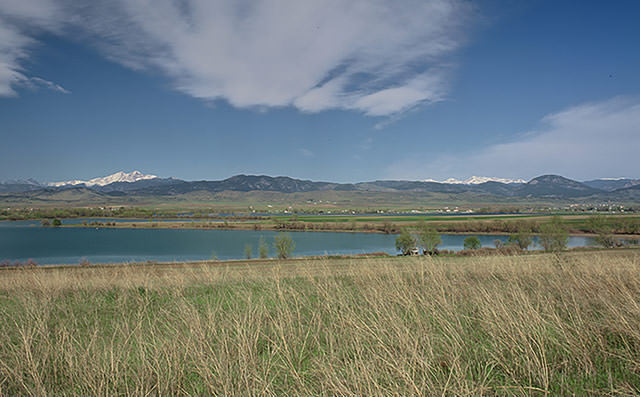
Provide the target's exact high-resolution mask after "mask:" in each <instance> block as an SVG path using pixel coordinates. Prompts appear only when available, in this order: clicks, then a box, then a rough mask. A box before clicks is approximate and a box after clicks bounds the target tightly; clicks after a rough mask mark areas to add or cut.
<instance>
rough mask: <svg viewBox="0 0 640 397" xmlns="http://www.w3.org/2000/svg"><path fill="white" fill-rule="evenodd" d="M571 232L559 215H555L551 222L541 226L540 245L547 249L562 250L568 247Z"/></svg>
mask: <svg viewBox="0 0 640 397" xmlns="http://www.w3.org/2000/svg"><path fill="white" fill-rule="evenodd" d="M568 241H569V233H568V232H567V229H566V228H565V226H564V223H563V222H562V219H561V218H560V217H558V216H554V217H553V218H552V219H551V222H549V223H545V224H543V225H541V226H540V239H539V242H540V245H541V246H542V248H544V249H545V251H562V250H564V249H566V248H567V243H568Z"/></svg>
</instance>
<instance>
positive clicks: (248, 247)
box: [244, 244, 253, 259]
mask: <svg viewBox="0 0 640 397" xmlns="http://www.w3.org/2000/svg"><path fill="white" fill-rule="evenodd" d="M252 254H253V250H252V249H251V244H245V246H244V257H245V258H247V259H251V255H252Z"/></svg>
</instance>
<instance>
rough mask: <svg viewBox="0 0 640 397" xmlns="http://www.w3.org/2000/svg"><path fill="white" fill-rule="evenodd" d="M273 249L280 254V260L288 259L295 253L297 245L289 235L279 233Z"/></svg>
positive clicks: (274, 240)
mask: <svg viewBox="0 0 640 397" xmlns="http://www.w3.org/2000/svg"><path fill="white" fill-rule="evenodd" d="M273 247H274V248H275V250H276V252H277V253H278V258H280V259H287V258H288V257H290V256H291V254H292V253H293V250H294V249H295V247H296V244H295V243H294V242H293V239H292V238H291V235H290V234H289V233H278V235H277V236H276V237H275V238H274V239H273Z"/></svg>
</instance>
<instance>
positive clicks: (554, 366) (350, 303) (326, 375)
mask: <svg viewBox="0 0 640 397" xmlns="http://www.w3.org/2000/svg"><path fill="white" fill-rule="evenodd" d="M0 329H1V330H2V343H1V344H0V395H15V394H35V395H45V394H50V395H54V394H55V395H106V394H116V393H117V394H136V395H140V394H162V395H166V394H195V395H211V394H217V395H219V394H231V395H255V394H274V395H290V394H295V395H322V394H327V395H336V394H338V395H389V394H397V395H434V394H455V395H467V394H474V395H475V394H488V395H495V394H499V395H503V394H505V395H523V394H524V395H528V394H545V393H551V394H557V393H562V394H572V393H576V394H634V393H640V253H639V252H638V251H635V250H628V251H626V250H625V251H619V252H615V251H605V252H597V253H564V254H561V255H554V254H541V255H530V256H516V257H506V256H505V257H498V256H496V257H471V258H444V259H437V258H436V259H432V258H386V259H353V260H342V261H341V260H335V261H333V260H326V261H297V262H281V263H276V262H273V263H256V264H236V265H224V266H220V265H217V266H212V265H206V264H199V265H185V266H154V267H151V266H114V267H96V268H91V267H88V268H58V269H5V270H2V271H0Z"/></svg>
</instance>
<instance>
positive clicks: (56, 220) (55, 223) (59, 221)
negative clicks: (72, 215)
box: [53, 218, 62, 227]
mask: <svg viewBox="0 0 640 397" xmlns="http://www.w3.org/2000/svg"><path fill="white" fill-rule="evenodd" d="M61 225H62V221H61V220H60V219H58V218H56V219H54V220H53V226H56V227H57V226H61Z"/></svg>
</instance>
